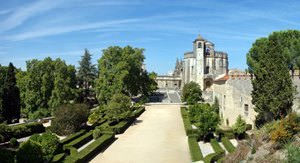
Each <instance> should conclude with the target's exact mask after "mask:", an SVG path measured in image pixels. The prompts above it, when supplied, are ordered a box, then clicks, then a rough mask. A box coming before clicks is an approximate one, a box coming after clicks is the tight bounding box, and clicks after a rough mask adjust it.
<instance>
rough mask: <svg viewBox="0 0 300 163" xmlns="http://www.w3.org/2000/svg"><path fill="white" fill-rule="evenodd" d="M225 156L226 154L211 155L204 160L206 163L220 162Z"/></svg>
mask: <svg viewBox="0 0 300 163" xmlns="http://www.w3.org/2000/svg"><path fill="white" fill-rule="evenodd" d="M223 156H224V153H220V152H219V153H211V154H209V155H207V156H206V157H205V158H204V160H203V161H204V163H213V162H216V161H218V160H220V159H221V158H222V157H223Z"/></svg>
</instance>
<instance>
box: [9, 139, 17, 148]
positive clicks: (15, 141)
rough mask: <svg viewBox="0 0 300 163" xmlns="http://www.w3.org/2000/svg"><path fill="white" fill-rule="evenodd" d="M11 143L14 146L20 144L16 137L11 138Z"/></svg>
mask: <svg viewBox="0 0 300 163" xmlns="http://www.w3.org/2000/svg"><path fill="white" fill-rule="evenodd" d="M9 144H10V145H11V146H12V147H17V146H18V145H19V142H18V140H17V139H16V138H11V139H10V140H9Z"/></svg>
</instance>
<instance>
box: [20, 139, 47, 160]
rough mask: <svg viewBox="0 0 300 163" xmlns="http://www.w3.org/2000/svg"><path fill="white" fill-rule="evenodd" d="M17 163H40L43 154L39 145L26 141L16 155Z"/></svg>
mask: <svg viewBox="0 0 300 163" xmlns="http://www.w3.org/2000/svg"><path fill="white" fill-rule="evenodd" d="M16 161H17V163H33V162H34V163H42V162H43V152H42V147H41V145H40V144H38V143H36V142H34V141H31V140H28V141H26V142H24V143H22V144H21V145H20V148H19V150H18V151H17V154H16Z"/></svg>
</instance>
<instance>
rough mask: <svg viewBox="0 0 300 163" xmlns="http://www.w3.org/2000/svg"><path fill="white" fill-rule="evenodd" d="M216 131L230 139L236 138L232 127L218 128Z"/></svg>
mask: <svg viewBox="0 0 300 163" xmlns="http://www.w3.org/2000/svg"><path fill="white" fill-rule="evenodd" d="M215 133H216V135H222V136H225V137H227V138H228V139H234V138H235V135H234V133H233V130H232V129H228V130H223V129H220V128H217V130H216V132H215Z"/></svg>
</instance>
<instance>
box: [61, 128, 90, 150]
mask: <svg viewBox="0 0 300 163" xmlns="http://www.w3.org/2000/svg"><path fill="white" fill-rule="evenodd" d="M92 139H93V132H92V131H90V132H88V133H85V134H84V135H82V136H80V137H78V138H77V139H75V140H73V141H71V142H70V143H68V144H66V145H64V148H67V147H70V146H71V147H74V148H80V147H81V146H83V145H84V144H86V143H88V142H89V141H91V140H92Z"/></svg>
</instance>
